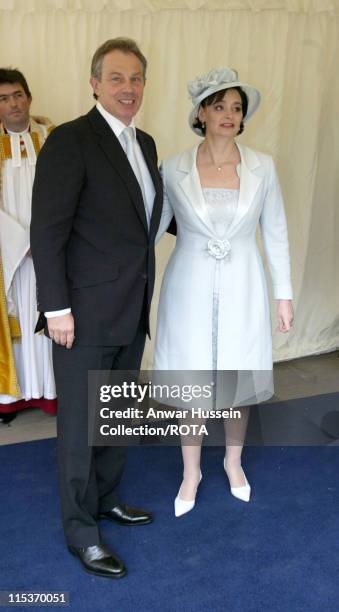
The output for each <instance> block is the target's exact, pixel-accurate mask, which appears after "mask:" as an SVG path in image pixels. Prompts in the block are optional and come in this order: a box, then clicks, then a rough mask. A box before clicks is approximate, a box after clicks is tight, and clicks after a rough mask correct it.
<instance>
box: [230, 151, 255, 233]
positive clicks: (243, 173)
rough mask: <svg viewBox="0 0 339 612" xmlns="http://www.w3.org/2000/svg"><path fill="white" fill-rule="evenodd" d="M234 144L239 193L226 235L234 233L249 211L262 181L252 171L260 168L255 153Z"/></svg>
mask: <svg viewBox="0 0 339 612" xmlns="http://www.w3.org/2000/svg"><path fill="white" fill-rule="evenodd" d="M236 144H237V147H238V149H239V153H240V157H241V166H240V192H239V200H238V206H237V209H236V213H235V215H234V219H233V221H232V223H231V225H230V227H229V228H228V232H227V235H230V234H233V233H234V231H235V229H236V228H237V227H238V225H239V223H240V222H241V221H242V220H243V218H244V216H245V215H246V214H247V212H248V211H249V209H250V207H251V205H252V202H253V200H254V198H255V195H256V193H257V191H258V188H259V185H260V183H261V181H262V177H261V176H258V174H256V173H255V172H254V170H256V169H257V168H258V167H259V166H260V162H259V159H258V157H257V155H256V154H255V152H254V151H252V149H249V148H248V147H244V146H242V145H239V144H238V143H236Z"/></svg>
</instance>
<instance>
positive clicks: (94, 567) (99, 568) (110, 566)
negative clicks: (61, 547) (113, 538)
mask: <svg viewBox="0 0 339 612" xmlns="http://www.w3.org/2000/svg"><path fill="white" fill-rule="evenodd" d="M68 550H69V551H70V552H71V553H72V555H75V556H77V557H79V559H80V561H81V563H82V565H83V566H84V568H85V570H86V572H90V573H91V574H95V575H96V576H104V577H105V578H122V577H123V576H124V575H125V574H126V568H125V565H124V564H123V562H122V561H121V560H120V559H118V557H116V556H115V555H114V554H113V553H112V552H111V551H110V550H108V548H106V546H104V545H103V544H100V545H98V546H86V547H84V548H77V547H76V546H69V547H68Z"/></svg>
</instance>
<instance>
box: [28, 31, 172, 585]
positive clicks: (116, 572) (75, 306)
mask: <svg viewBox="0 0 339 612" xmlns="http://www.w3.org/2000/svg"><path fill="white" fill-rule="evenodd" d="M145 75H146V59H145V58H144V56H143V55H142V53H141V51H140V50H139V48H138V47H137V45H136V44H135V42H134V41H132V40H130V39H124V38H118V39H113V40H109V41H107V42H106V43H104V44H103V45H102V46H101V47H99V49H98V50H97V51H96V53H95V54H94V56H93V60H92V68H91V80H90V82H91V85H92V87H93V92H94V97H95V98H96V99H97V104H96V107H95V108H93V109H92V110H91V111H90V112H89V113H88V114H87V115H85V116H83V117H79V118H78V119H76V120H75V121H71V122H69V123H66V124H64V125H61V126H59V127H58V128H56V129H55V130H54V131H53V132H52V134H51V135H50V136H49V138H48V139H47V142H46V144H45V146H44V147H43V149H42V150H41V153H40V155H39V158H38V163H37V168H36V178H35V184H34V189H33V211H32V224H31V249H32V256H33V261H34V266H35V270H36V276H37V287H38V305H39V309H40V311H41V312H44V314H45V316H46V318H47V324H46V328H45V329H46V333H48V334H49V336H50V337H51V338H52V339H53V340H54V342H53V348H54V352H53V360H54V372H55V379H56V385H57V395H58V462H59V476H60V492H61V507H62V515H63V526H64V531H65V537H66V542H67V544H68V547H69V549H70V551H71V552H72V553H73V554H75V555H77V556H78V557H79V559H80V561H81V562H82V565H83V566H84V568H85V569H86V570H87V571H90V572H92V573H94V574H97V575H101V576H107V577H110V578H116V577H121V576H123V575H124V574H125V571H126V569H125V566H124V563H123V562H122V561H121V560H120V559H119V558H118V557H117V556H116V555H115V554H114V553H113V552H111V551H110V550H108V549H107V548H106V546H105V545H104V544H103V543H102V541H101V539H100V533H99V529H98V525H97V519H98V518H105V519H108V520H112V521H118V522H119V523H122V524H125V525H140V524H145V523H149V522H151V520H152V517H151V515H150V514H149V513H148V512H146V511H144V510H141V509H138V508H134V507H131V506H127V505H126V504H121V503H120V502H119V500H118V498H117V492H116V488H117V485H118V483H119V481H120V478H121V476H122V472H123V467H124V462H125V451H124V450H123V449H122V448H119V447H106V446H104V447H89V446H88V441H87V434H88V423H87V373H88V370H110V369H120V370H128V369H131V370H137V369H139V367H140V362H141V357H142V353H143V349H144V343H145V336H146V333H148V332H149V309H150V303H151V298H152V293H153V286H154V275H155V258H154V239H155V235H156V232H157V228H158V225H159V221H160V216H161V208H162V185H161V179H160V175H159V173H158V169H157V153H156V148H155V144H154V141H153V139H152V138H151V136H149V135H148V134H146V133H145V132H142V131H140V130H138V129H135V127H134V125H133V117H134V116H135V114H136V113H137V111H138V109H139V108H140V105H141V102H142V97H143V90H144V86H145ZM126 128H128V129H127V130H126Z"/></svg>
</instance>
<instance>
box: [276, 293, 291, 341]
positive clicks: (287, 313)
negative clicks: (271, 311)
mask: <svg viewBox="0 0 339 612" xmlns="http://www.w3.org/2000/svg"><path fill="white" fill-rule="evenodd" d="M293 318H294V313H293V306H292V300H277V319H278V326H277V330H278V331H280V332H282V333H283V334H285V333H286V332H288V331H290V329H291V327H292V326H293Z"/></svg>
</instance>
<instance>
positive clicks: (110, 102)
mask: <svg viewBox="0 0 339 612" xmlns="http://www.w3.org/2000/svg"><path fill="white" fill-rule="evenodd" d="M90 82H91V85H92V87H93V91H94V93H95V94H96V95H97V96H98V101H99V102H100V104H102V106H103V107H104V108H105V109H106V110H107V111H108V112H109V113H111V115H114V117H116V118H117V119H120V121H122V122H123V123H124V124H125V125H129V124H130V123H131V121H132V119H133V117H134V115H136V113H137V112H138V110H139V108H140V106H141V103H142V97H143V93H144V87H145V79H144V75H143V66H142V63H141V62H140V60H139V59H138V58H137V56H136V55H134V53H123V52H122V51H119V50H118V49H116V50H114V51H111V52H110V53H107V55H105V57H104V59H103V62H102V72H101V80H100V81H98V79H96V78H95V77H91V80H90Z"/></svg>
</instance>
